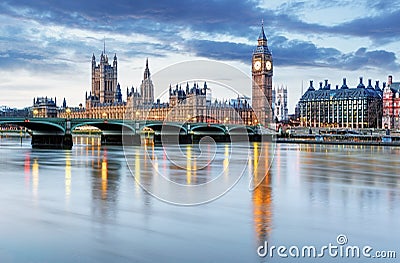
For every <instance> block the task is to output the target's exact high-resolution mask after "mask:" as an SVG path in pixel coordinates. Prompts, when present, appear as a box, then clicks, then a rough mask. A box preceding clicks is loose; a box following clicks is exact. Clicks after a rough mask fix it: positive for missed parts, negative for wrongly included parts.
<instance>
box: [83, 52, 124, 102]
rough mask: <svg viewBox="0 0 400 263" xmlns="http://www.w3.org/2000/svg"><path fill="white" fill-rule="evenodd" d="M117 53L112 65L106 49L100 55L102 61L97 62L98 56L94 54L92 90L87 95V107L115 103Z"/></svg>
mask: <svg viewBox="0 0 400 263" xmlns="http://www.w3.org/2000/svg"><path fill="white" fill-rule="evenodd" d="M117 84H118V82H117V55H116V54H115V55H114V60H113V63H112V65H111V64H109V63H108V56H107V55H106V53H105V50H104V51H103V52H102V53H101V55H100V63H99V64H96V57H95V56H94V54H93V56H92V90H91V92H90V94H89V96H87V94H86V107H87V108H89V107H92V106H96V105H106V104H113V103H114V102H116V98H117V97H118V96H119V94H117V92H118V90H117Z"/></svg>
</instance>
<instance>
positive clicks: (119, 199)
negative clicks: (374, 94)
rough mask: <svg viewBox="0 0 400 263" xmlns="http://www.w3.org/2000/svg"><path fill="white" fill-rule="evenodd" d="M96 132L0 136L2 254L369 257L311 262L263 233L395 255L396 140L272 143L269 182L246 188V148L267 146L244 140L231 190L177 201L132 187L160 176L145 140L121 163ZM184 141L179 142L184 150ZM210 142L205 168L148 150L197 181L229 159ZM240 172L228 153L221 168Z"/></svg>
mask: <svg viewBox="0 0 400 263" xmlns="http://www.w3.org/2000/svg"><path fill="white" fill-rule="evenodd" d="M96 140H98V139H93V140H92V139H90V140H89V139H88V140H86V139H85V138H84V139H79V140H78V139H76V140H75V141H74V144H75V145H74V147H73V149H72V150H70V151H69V150H36V149H31V146H30V140H29V139H24V140H23V142H22V145H20V143H19V138H18V139H7V138H6V139H5V138H2V139H0V156H1V157H0V185H1V191H0V204H1V206H0V207H1V217H0V236H1V238H0V262H41V263H42V262H310V261H313V262H339V261H340V262H341V261H348V262H353V261H357V262H365V260H366V259H365V258H363V257H362V256H361V257H360V258H346V257H340V255H337V256H335V257H333V256H329V254H328V252H326V254H325V255H324V256H323V257H320V258H317V259H310V258H306V257H301V253H300V255H299V257H298V258H295V257H293V256H291V255H289V251H288V250H287V251H286V255H288V257H287V258H282V257H281V256H279V255H278V254H277V251H275V254H274V255H273V256H272V255H271V254H267V255H265V257H260V256H259V255H258V250H259V248H260V246H262V245H265V244H266V242H267V243H268V246H269V248H270V247H271V246H276V247H279V246H285V247H287V248H288V249H289V248H290V247H293V246H297V247H299V248H300V251H301V248H302V247H303V246H315V247H316V248H317V249H318V251H317V252H318V253H319V252H320V248H321V247H323V246H325V245H326V246H328V245H329V243H332V244H333V245H336V246H338V240H337V237H338V236H339V235H342V237H345V238H346V244H347V245H351V246H360V247H361V248H362V247H364V246H370V247H372V248H373V250H372V251H396V252H397V258H399V257H400V254H399V253H400V250H399V244H400V175H399V171H400V169H399V168H400V158H399V156H400V148H391V147H368V146H331V145H295V144H278V145H276V150H275V157H274V159H273V162H272V166H271V169H270V170H269V172H267V171H268V167H267V166H268V165H267V162H265V167H263V168H260V169H259V170H258V173H259V175H260V176H262V177H263V176H265V179H264V180H263V181H262V183H261V184H260V185H259V186H258V187H257V188H256V189H255V190H254V191H249V176H248V175H249V174H250V175H251V174H253V176H257V175H254V169H253V168H254V167H255V166H254V165H255V162H254V160H255V158H254V156H256V155H257V154H258V153H259V152H260V151H261V150H262V149H263V148H265V147H266V148H268V147H270V145H269V144H268V143H264V144H261V145H260V144H253V143H252V144H251V149H250V151H249V152H250V153H249V157H248V158H247V155H246V156H245V157H243V160H241V161H244V162H247V161H249V164H250V165H249V166H248V167H247V168H246V170H245V171H244V175H245V176H243V177H242V178H241V179H240V181H239V182H238V183H237V184H236V185H235V186H234V187H233V188H232V189H231V190H230V191H228V192H227V193H226V194H225V195H223V196H222V197H220V198H217V199H216V200H214V201H212V202H208V203H206V204H202V205H193V206H182V205H173V204H170V203H168V202H164V201H160V200H159V199H157V198H155V197H154V196H153V195H151V194H149V193H147V192H146V191H145V190H143V188H142V187H141V186H140V185H139V183H144V184H145V185H147V186H152V187H155V188H157V182H158V181H157V180H156V179H155V178H153V177H156V176H157V175H156V174H155V173H153V172H152V171H153V170H152V169H154V167H147V166H146V165H143V161H144V160H145V159H146V158H148V155H146V154H145V152H144V151H143V148H144V147H132V149H131V150H132V152H133V153H134V154H133V155H132V158H133V159H132V162H131V164H132V166H131V167H130V168H131V169H129V167H128V165H127V162H126V158H125V155H124V152H123V150H122V147H118V146H99V145H97V144H98V141H96ZM91 144H93V145H91ZM190 147H193V146H183V148H182V151H183V152H185V151H186V153H187V154H192V148H190ZM218 149H219V150H217V151H216V155H215V156H214V159H215V160H217V162H216V163H215V164H211V165H210V167H209V168H207V167H206V168H204V169H199V170H197V169H193V166H194V165H196V163H194V162H195V160H194V159H193V158H191V159H188V160H187V162H188V163H186V165H187V166H188V167H190V168H191V169H189V171H190V172H187V170H186V171H184V169H181V168H179V167H178V168H177V167H176V166H174V165H171V164H170V162H169V161H168V158H163V156H164V152H163V150H162V148H160V147H157V146H155V147H152V148H150V149H147V150H148V151H149V152H150V153H151V155H153V156H155V157H158V158H157V160H158V166H157V167H158V168H157V169H158V170H161V171H162V173H163V174H167V175H168V176H169V178H171V180H176V181H177V182H180V181H182V182H185V183H186V184H196V183H197V184H199V183H202V182H204V181H207V180H210V179H212V178H214V176H215V173H216V170H218V169H219V168H221V167H222V168H224V165H225V164H226V163H227V162H229V160H227V155H226V152H227V151H229V149H230V145H229V144H221V145H218ZM261 161H263V160H262V158H261V159H260V162H261ZM139 166H140V167H139ZM261 166H262V165H261ZM261 166H260V167H261ZM135 167H136V169H137V170H136V171H135ZM241 169H243V164H242V162H240V160H239V161H238V162H236V161H235V162H233V163H231V165H230V168H229V171H226V170H224V171H226V174H224V175H223V176H228V177H229V176H230V171H234V170H241ZM131 171H132V172H131ZM135 173H137V174H136V176H137V177H138V176H139V174H140V178H136V180H135V177H134V175H135ZM173 194H174V193H172V195H173ZM343 245H344V244H343ZM260 251H261V252H263V251H264V250H259V252H260ZM293 251H294V250H293V249H292V252H293ZM373 253H374V252H371V254H373ZM374 255H375V254H374ZM370 260H371V259H370ZM397 260H398V259H383V260H382V259H380V260H378V261H379V262H398V261H397ZM372 261H373V260H372Z"/></svg>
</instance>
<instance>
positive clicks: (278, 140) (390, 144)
mask: <svg viewBox="0 0 400 263" xmlns="http://www.w3.org/2000/svg"><path fill="white" fill-rule="evenodd" d="M275 142H276V143H295V144H327V145H369V146H396V147H399V146H400V142H379V141H317V140H301V139H284V138H278V139H276V141H275Z"/></svg>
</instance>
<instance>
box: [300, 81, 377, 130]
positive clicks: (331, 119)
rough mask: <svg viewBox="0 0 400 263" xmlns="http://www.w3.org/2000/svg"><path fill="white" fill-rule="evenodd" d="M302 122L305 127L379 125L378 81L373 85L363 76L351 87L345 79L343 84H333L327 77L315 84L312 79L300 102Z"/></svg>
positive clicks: (352, 127)
mask: <svg viewBox="0 0 400 263" xmlns="http://www.w3.org/2000/svg"><path fill="white" fill-rule="evenodd" d="M298 105H299V110H300V123H301V125H302V126H305V127H326V128H328V127H331V128H351V129H363V128H380V127H381V126H382V90H381V88H380V87H379V81H377V82H376V83H375V87H374V86H372V80H368V85H367V86H365V85H364V83H363V78H360V82H359V84H358V86H357V87H355V88H349V87H348V86H347V83H346V79H345V78H344V79H343V83H342V86H341V87H339V85H336V87H335V88H332V87H331V84H329V83H328V80H325V83H322V82H320V85H319V88H315V87H314V85H313V81H310V87H309V88H308V89H307V91H306V92H305V93H304V94H303V96H302V97H301V99H300V101H299V103H298Z"/></svg>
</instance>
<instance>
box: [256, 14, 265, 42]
mask: <svg viewBox="0 0 400 263" xmlns="http://www.w3.org/2000/svg"><path fill="white" fill-rule="evenodd" d="M258 40H264V41H267V37H266V36H265V33H264V19H262V20H261V32H260V35H259V36H258Z"/></svg>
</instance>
